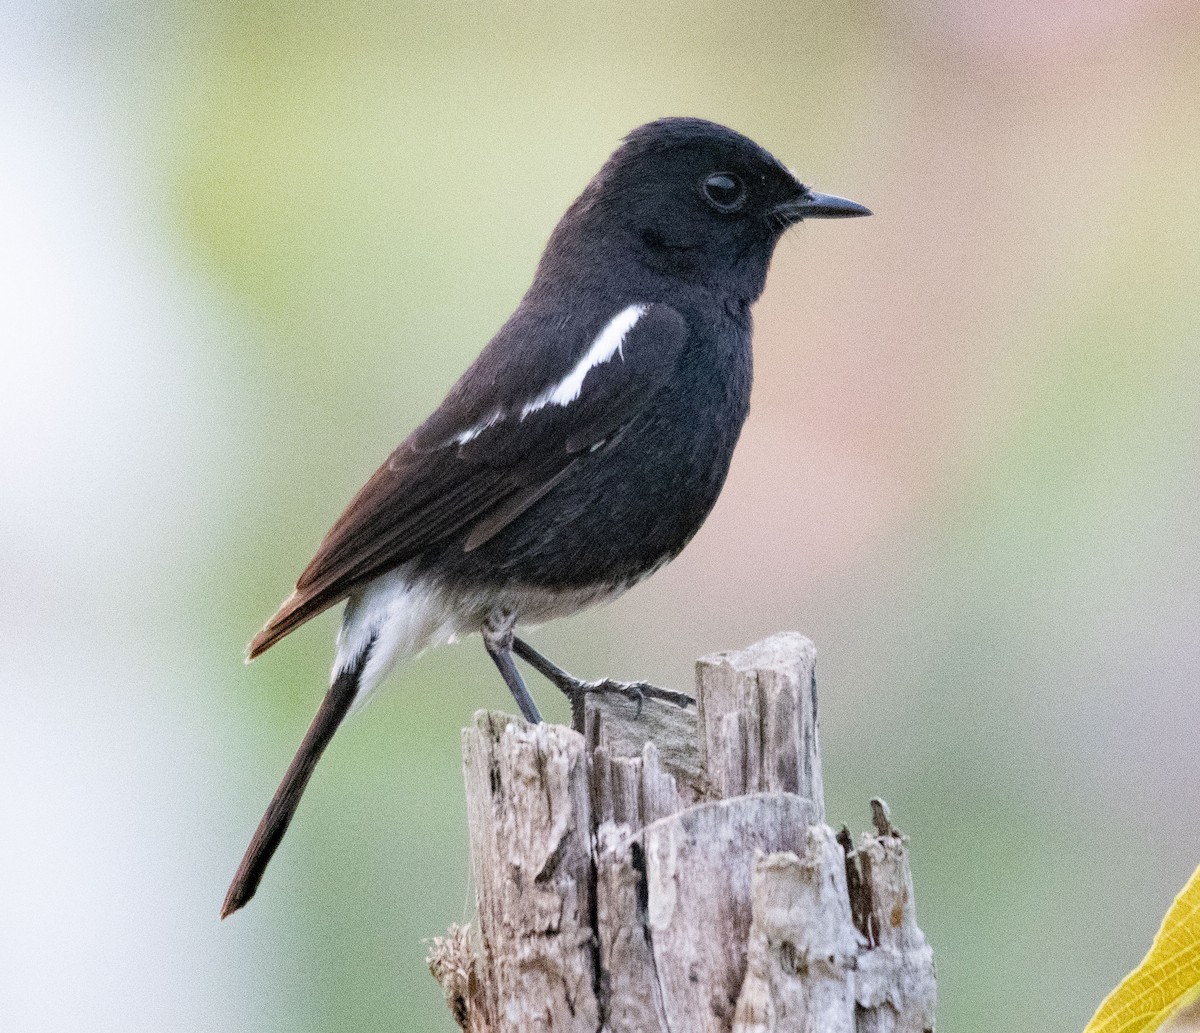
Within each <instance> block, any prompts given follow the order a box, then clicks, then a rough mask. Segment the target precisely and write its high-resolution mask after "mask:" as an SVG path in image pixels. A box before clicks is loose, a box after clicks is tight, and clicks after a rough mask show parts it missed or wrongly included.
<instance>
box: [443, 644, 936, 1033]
mask: <svg viewBox="0 0 1200 1033" xmlns="http://www.w3.org/2000/svg"><path fill="white" fill-rule="evenodd" d="M815 657H816V651H815V649H814V648H813V645H812V643H811V642H809V641H808V640H807V639H806V638H804V637H803V636H801V635H798V634H794V633H792V634H780V635H775V636H773V637H771V638H769V639H766V640H765V641H763V642H760V643H758V644H756V645H754V646H751V647H750V648H749V649H745V650H742V651H741V652H731V653H718V654H716V655H714V656H708V657H704V658H702V659H701V660H699V661H698V662H697V665H696V684H697V689H698V697H697V706H695V707H688V708H686V709H685V708H680V707H676V706H673V705H670V704H667V703H663V702H660V701H658V700H653V699H647V700H646V701H645V702H644V704H643V707H642V712H641V715H640V716H637V717H635V712H636V707H635V705H634V704H633V703H632V702H630V701H628V700H626V699H624V698H623V697H618V696H597V697H594V698H589V700H588V703H587V713H586V733H585V734H584V735H580V734H579V733H577V732H573V731H571V730H570V729H568V728H563V727H561V726H557V725H545V724H543V725H538V726H530V725H527V724H526V723H525V722H523V721H522V720H520V719H519V718H515V717H510V716H508V715H504V714H495V713H485V712H482V711H481V712H480V713H479V714H477V715H476V717H475V723H474V725H473V726H472V727H470V728H467V729H465V730H464V731H463V766H464V770H465V773H466V787H467V805H468V816H469V821H470V837H471V859H472V865H473V870H474V875H475V885H476V894H477V901H478V911H479V918H478V935H477V938H476V937H472V936H471V935H470V934H469V933H468V931H467V930H466V929H463V928H461V927H455V928H452V929H451V930H450V933H449V934H448V935H447V936H445V937H439V938H437V940H435V942H434V948H433V950H432V952H431V955H430V959H429V961H430V969H431V971H432V972H433V974H434V976H435V977H436V978H437V979H438V981H439V982H440V983H441V985H442V987H443V989H444V990H445V992H446V997H447V1001H448V1002H449V1004H450V1007H451V1010H452V1012H453V1014H454V1017H455V1019H456V1021H457V1022H458V1024H459V1025H460V1026H461V1027H462V1028H463V1029H464V1030H466V1031H468V1033H534V1031H557V1033H566V1031H570V1033H583V1031H587V1033H685V1031H686V1033H731V1031H732V1033H791V1031H795V1033H843V1031H844V1033H924V1031H927V1030H932V1029H933V1011H934V996H935V989H936V986H935V979H934V967H933V954H932V951H931V950H930V948H929V947H928V946H927V945H926V943H925V937H924V935H923V934H922V933H921V930H920V929H919V928H918V927H917V924H916V913H915V908H914V904H913V896H912V879H911V876H910V874H909V869H908V857H907V845H906V841H905V840H904V838H903V837H902V836H901V835H900V833H899V832H898V831H897V830H896V829H895V828H894V826H893V825H892V824H891V819H890V817H889V816H888V814H887V808H886V806H885V805H884V804H882V802H880V801H872V808H873V811H874V824H875V832H874V833H869V834H864V835H863V836H862V838H861V841H860V843H859V846H858V847H857V849H856V848H854V846H853V844H852V842H851V840H850V834H849V832H847V831H846V830H845V829H843V830H842V833H841V834H840V835H835V833H834V832H833V830H832V829H830V828H829V826H827V825H826V824H825V806H824V794H823V791H822V783H821V756H820V744H819V739H818V734H817V697H816V684H815V681H814V677H813V665H814V661H815Z"/></svg>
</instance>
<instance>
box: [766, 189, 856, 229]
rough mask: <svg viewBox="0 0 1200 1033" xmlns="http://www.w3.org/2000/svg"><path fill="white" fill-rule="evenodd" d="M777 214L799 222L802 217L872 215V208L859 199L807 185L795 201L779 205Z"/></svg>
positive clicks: (849, 217) (844, 217)
mask: <svg viewBox="0 0 1200 1033" xmlns="http://www.w3.org/2000/svg"><path fill="white" fill-rule="evenodd" d="M775 214H777V215H782V216H784V217H785V218H787V219H788V221H790V222H799V221H800V220H801V219H852V218H854V217H855V216H858V215H870V214H871V209H870V208H864V207H863V206H862V205H861V204H859V203H858V202H857V201H848V200H846V198H844V197H835V196H834V195H833V194H818V193H817V192H816V191H815V190H809V189H808V187H805V188H804V193H803V194H801V195H800V196H799V197H798V198H796V199H795V200H794V201H785V202H784V203H783V204H781V205H779V206H778V207H777V208H776V209H775Z"/></svg>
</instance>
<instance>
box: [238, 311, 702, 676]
mask: <svg viewBox="0 0 1200 1033" xmlns="http://www.w3.org/2000/svg"><path fill="white" fill-rule="evenodd" d="M687 336H688V334H687V324H686V323H685V321H684V319H683V317H682V316H681V315H680V314H679V313H678V312H676V311H675V310H674V309H672V308H670V307H669V306H667V305H661V304H646V305H631V306H629V307H627V308H625V309H623V310H622V311H621V312H620V313H618V314H617V315H616V316H615V317H612V318H611V319H610V320H609V321H608V322H607V323H606V324H605V325H604V327H603V329H601V330H600V331H599V332H598V333H597V334H596V335H595V336H594V337H591V338H588V339H585V340H584V341H582V342H581V344H582V346H581V347H579V348H576V349H574V352H575V354H573V355H572V354H566V355H563V356H562V359H561V361H559V362H558V363H556V364H554V365H555V368H554V369H553V371H552V372H551V374H550V375H549V376H547V375H546V374H545V373H543V375H542V377H541V378H537V377H531V376H530V375H529V374H530V364H529V362H528V361H524V362H522V361H516V362H513V363H511V364H505V363H502V362H500V361H497V359H498V358H499V357H500V356H502V355H503V352H504V350H505V349H494V348H493V347H491V346H489V348H488V349H486V350H485V352H484V354H483V355H481V356H480V359H479V360H477V361H476V363H475V364H474V365H473V366H472V367H471V369H470V370H468V371H467V373H466V374H464V376H463V378H462V380H460V381H459V383H458V384H457V385H456V386H455V388H454V390H453V391H452V392H451V393H450V395H449V396H447V398H446V400H445V401H444V402H443V403H442V405H441V406H440V407H439V408H438V409H437V411H435V412H434V413H433V414H432V415H431V416H430V417H429V419H428V420H426V421H425V423H424V424H422V425H421V426H420V427H419V428H418V429H417V430H416V431H414V432H413V434H412V435H411V436H410V437H409V438H408V439H407V440H406V441H405V442H404V443H403V444H402V445H401V446H400V447H399V448H397V449H396V451H395V452H393V453H392V454H391V456H390V457H389V458H388V460H387V462H386V463H384V464H383V466H381V467H380V468H379V469H378V470H377V471H376V472H375V474H374V475H373V476H372V477H371V479H370V480H369V481H367V483H366V484H365V485H364V486H363V488H362V490H361V491H360V492H359V493H358V495H356V496H355V498H354V500H353V501H352V502H351V503H350V505H349V506H347V507H346V510H345V512H343V513H342V515H341V516H340V517H339V518H338V521H337V523H335V524H334V525H333V527H332V528H331V529H330V531H329V533H328V534H327V535H326V536H325V539H324V541H323V542H322V543H321V546H320V548H319V549H318V550H317V554H316V556H315V557H314V558H313V560H312V562H311V563H310V564H309V565H308V567H307V568H306V569H305V570H304V573H303V574H301V575H300V579H299V580H298V581H297V582H296V590H295V592H293V593H292V595H291V597H289V598H288V599H287V600H286V601H285V602H284V604H283V606H282V607H281V608H280V610H279V612H278V613H276V614H275V616H274V617H272V618H271V620H270V621H269V622H268V623H267V625H266V627H264V628H263V630H262V631H261V632H259V634H258V635H257V636H256V637H255V639H254V641H253V642H251V643H250V650H249V656H250V658H253V657H256V656H258V655H259V654H260V653H262V652H263V651H265V650H266V649H268V648H270V647H271V646H272V645H274V644H275V643H276V642H278V641H279V639H281V638H283V637H284V636H285V635H287V634H288V633H289V632H291V631H293V630H295V629H296V628H298V627H299V626H300V625H301V624H303V623H304V622H305V621H307V620H309V619H310V618H312V617H315V616H316V615H317V614H319V613H321V612H322V611H323V610H326V609H328V608H329V607H330V606H333V605H334V604H335V603H338V602H340V601H341V600H342V599H344V598H346V596H348V595H350V594H351V593H352V592H353V591H354V590H355V589H356V588H358V587H360V586H362V585H363V584H365V583H366V582H367V581H370V580H371V579H372V578H374V577H377V576H378V575H380V574H382V573H385V572H386V571H388V570H391V569H392V568H394V567H396V566H398V565H400V564H401V563H404V562H405V561H406V560H409V559H412V558H413V557H415V556H417V555H419V554H420V553H421V552H423V551H425V550H426V549H428V548H430V547H431V546H434V545H436V544H438V543H439V542H442V541H445V540H446V539H447V538H450V537H451V536H454V535H459V534H463V533H464V532H465V535H466V537H465V540H464V544H463V548H464V549H465V550H467V551H470V550H471V549H474V548H478V547H479V546H480V545H482V544H483V543H484V542H486V541H487V540H488V539H489V538H491V537H492V536H493V535H495V534H496V533H498V532H499V531H500V530H502V529H503V528H504V527H505V526H506V525H507V524H508V523H509V522H510V521H512V520H514V519H515V518H516V517H517V516H519V515H520V514H521V513H522V512H524V511H525V510H526V509H528V508H529V507H530V506H531V505H533V504H534V503H535V502H536V501H537V500H538V499H539V498H541V497H542V496H543V495H545V494H546V493H547V492H548V491H550V490H551V489H552V488H553V487H554V486H555V485H556V484H558V483H559V482H560V481H561V480H562V479H563V478H564V477H566V476H567V475H568V474H569V473H570V472H571V471H572V470H574V469H575V468H576V467H577V466H578V465H579V464H581V463H585V462H587V461H588V457H589V456H590V455H591V453H592V452H593V451H595V450H596V449H597V448H598V447H599V446H601V445H602V444H604V443H605V442H606V441H608V440H609V439H611V438H612V437H613V436H614V435H615V434H617V433H619V432H620V431H621V430H622V428H624V427H626V426H628V424H629V423H630V421H632V420H633V419H634V418H635V417H636V416H637V415H638V414H639V413H641V412H643V411H644V410H645V409H646V408H647V406H648V405H649V404H650V403H651V400H652V399H653V398H654V396H655V395H656V394H657V393H658V392H659V391H660V390H661V389H662V388H663V386H664V385H666V384H667V383H668V382H669V380H670V379H671V378H672V376H673V375H674V372H675V369H676V365H677V361H678V359H679V356H680V354H681V353H682V351H683V348H684V346H685V344H686V341H687ZM509 340H510V341H512V338H511V337H510V338H509ZM496 343H498V342H493V345H494V344H496ZM513 344H514V346H515V347H518V348H519V347H520V342H519V341H516V342H513ZM564 351H565V349H564ZM510 354H511V352H510ZM527 355H528V353H526V356H522V358H527Z"/></svg>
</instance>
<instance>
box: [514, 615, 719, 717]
mask: <svg viewBox="0 0 1200 1033" xmlns="http://www.w3.org/2000/svg"><path fill="white" fill-rule="evenodd" d="M512 649H513V652H514V653H516V654H517V656H519V657H520V658H521V659H522V660H524V661H525V662H526V663H528V664H529V665H530V666H532V667H533V669H534V670H535V671H537V672H538V674H540V675H541V676H542V677H543V678H545V679H546V680H547V681H548V682H550V683H551V684H552V685H554V686H555V687H556V688H558V689H559V691H560V692H562V693H563V695H565V696H566V697H567V699H569V700H570V701H571V727H572V728H574V729H575V731H577V732H582V731H583V717H584V700H585V699H587V696H588V693H591V692H615V693H617V694H618V695H621V696H624V697H625V698H626V699H628V700H632V701H633V702H634V703H636V704H637V716H638V717H641V716H642V703H643V702H645V700H647V699H658V700H662V701H663V702H664V703H670V704H672V705H673V706H677V707H689V706H692V705H693V704H694V703H695V702H696V701H695V700H694V699H693V698H692V697H691V696H689V695H688V694H687V693H686V692H676V691H675V690H674V689H662V688H659V687H658V686H657V685H651V684H650V683H649V682H644V681H614V680H613V679H611V678H602V679H600V680H599V681H584V680H583V679H582V678H576V677H575V675H573V674H571V673H570V672H569V671H564V670H563V669H562V668H561V667H559V666H558V664H556V663H554V661H552V660H549V659H547V658H546V657H544V656H542V654H541V653H539V652H538V651H537V650H536V649H534V648H533V646H531V645H530V644H529V643H528V642H526V641H525V640H524V639H520V638H516V637H514V638H513V640H512Z"/></svg>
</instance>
